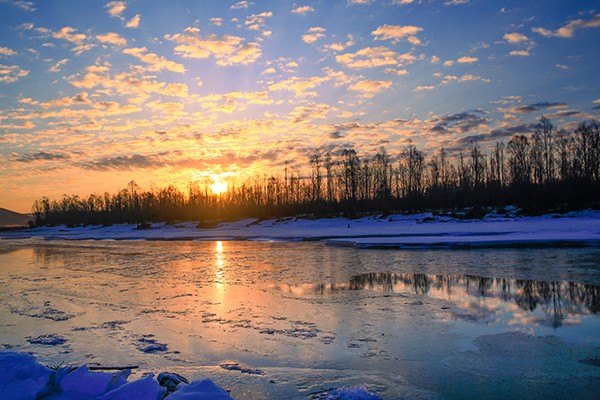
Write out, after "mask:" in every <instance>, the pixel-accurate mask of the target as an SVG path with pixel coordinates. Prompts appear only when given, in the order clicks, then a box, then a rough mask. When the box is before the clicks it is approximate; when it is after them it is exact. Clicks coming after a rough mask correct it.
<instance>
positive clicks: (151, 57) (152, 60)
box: [123, 47, 185, 73]
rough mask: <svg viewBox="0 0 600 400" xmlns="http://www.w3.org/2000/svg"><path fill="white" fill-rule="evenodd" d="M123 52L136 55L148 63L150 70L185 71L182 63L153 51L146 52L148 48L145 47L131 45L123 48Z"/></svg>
mask: <svg viewBox="0 0 600 400" xmlns="http://www.w3.org/2000/svg"><path fill="white" fill-rule="evenodd" d="M123 53H125V54H129V55H131V56H134V57H137V58H139V59H140V60H142V61H143V62H145V63H147V64H150V70H151V71H158V70H161V69H165V70H167V71H171V72H179V73H183V72H185V67H184V66H183V65H182V64H179V63H176V62H174V61H170V60H167V59H166V58H164V57H162V56H158V55H157V54H155V53H148V49H146V48H145V47H131V48H128V49H125V50H123Z"/></svg>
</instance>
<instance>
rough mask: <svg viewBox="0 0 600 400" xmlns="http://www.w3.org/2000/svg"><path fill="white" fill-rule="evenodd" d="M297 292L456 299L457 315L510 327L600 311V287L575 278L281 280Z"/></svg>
mask: <svg viewBox="0 0 600 400" xmlns="http://www.w3.org/2000/svg"><path fill="white" fill-rule="evenodd" d="M276 287H277V288H278V289H279V290H281V291H283V292H286V293H292V294H296V295H306V294H317V295H324V294H332V293H336V292H343V291H352V290H370V291H376V292H383V293H414V294H418V295H427V296H429V297H432V298H437V299H444V300H448V301H451V302H453V303H454V304H455V306H456V307H457V308H458V310H454V311H452V313H453V315H454V316H455V317H456V318H458V319H469V320H478V321H486V322H488V323H491V322H499V320H500V319H506V318H507V317H506V316H507V315H508V316H510V317H509V319H508V320H507V321H505V322H506V323H508V324H509V325H511V326H518V325H523V326H525V325H528V326H531V325H536V326H539V325H545V326H552V327H554V328H557V327H559V326H562V325H565V324H567V325H576V324H579V323H580V322H581V321H580V319H579V317H578V316H582V315H589V314H597V313H599V311H600V287H598V286H594V285H587V284H579V283H574V282H558V281H557V282H544V281H534V280H522V279H508V278H487V277H481V276H473V275H427V274H392V273H368V274H363V275H357V276H354V277H352V278H351V279H350V281H349V283H341V284H316V285H311V284H302V285H284V284H282V285H276Z"/></svg>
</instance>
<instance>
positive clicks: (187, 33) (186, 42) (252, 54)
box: [165, 28, 262, 66]
mask: <svg viewBox="0 0 600 400" xmlns="http://www.w3.org/2000/svg"><path fill="white" fill-rule="evenodd" d="M165 38H166V39H167V40H171V41H173V42H175V43H179V45H178V46H176V47H175V52H176V53H177V54H179V55H181V56H182V57H185V58H208V57H210V56H213V57H215V59H216V60H217V64H218V65H221V66H228V65H234V64H250V63H253V62H255V61H256V60H257V59H258V58H259V57H260V56H261V55H262V51H261V48H260V45H259V44H258V43H255V42H250V43H246V42H245V39H244V38H241V37H239V36H231V35H222V36H217V35H215V34H210V35H206V36H201V35H200V30H199V29H198V28H186V29H185V30H184V31H183V33H177V34H174V35H165Z"/></svg>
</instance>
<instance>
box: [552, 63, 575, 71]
mask: <svg viewBox="0 0 600 400" xmlns="http://www.w3.org/2000/svg"><path fill="white" fill-rule="evenodd" d="M554 66H555V67H556V68H558V69H562V70H568V69H571V68H570V67H569V66H568V65H564V64H555V65H554Z"/></svg>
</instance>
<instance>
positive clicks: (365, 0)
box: [348, 0, 373, 5]
mask: <svg viewBox="0 0 600 400" xmlns="http://www.w3.org/2000/svg"><path fill="white" fill-rule="evenodd" d="M372 2H373V0H348V5H350V4H371V3H372Z"/></svg>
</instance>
